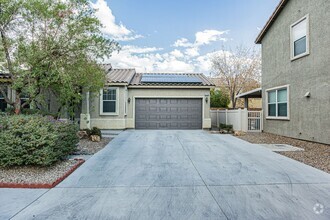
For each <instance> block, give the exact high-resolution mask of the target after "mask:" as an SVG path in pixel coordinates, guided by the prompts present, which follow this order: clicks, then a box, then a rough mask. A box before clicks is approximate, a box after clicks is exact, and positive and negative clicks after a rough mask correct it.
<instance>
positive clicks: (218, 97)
mask: <svg viewBox="0 0 330 220" xmlns="http://www.w3.org/2000/svg"><path fill="white" fill-rule="evenodd" d="M210 95H211V102H210V104H211V108H227V107H228V105H229V103H230V98H229V95H228V94H227V93H225V92H223V91H220V90H215V89H211V92H210Z"/></svg>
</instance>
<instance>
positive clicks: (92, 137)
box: [91, 135, 101, 142]
mask: <svg viewBox="0 0 330 220" xmlns="http://www.w3.org/2000/svg"><path fill="white" fill-rule="evenodd" d="M91 141H93V142H100V141H101V137H100V136H98V135H91Z"/></svg>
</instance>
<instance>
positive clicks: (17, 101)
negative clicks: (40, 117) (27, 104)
mask: <svg viewBox="0 0 330 220" xmlns="http://www.w3.org/2000/svg"><path fill="white" fill-rule="evenodd" d="M20 95H21V94H20V93H19V92H16V97H15V102H14V111H15V114H16V115H19V114H20V113H21V108H22V105H21V98H20Z"/></svg>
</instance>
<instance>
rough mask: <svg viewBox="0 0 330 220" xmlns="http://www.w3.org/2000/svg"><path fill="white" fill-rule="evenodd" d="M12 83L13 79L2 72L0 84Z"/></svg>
mask: <svg viewBox="0 0 330 220" xmlns="http://www.w3.org/2000/svg"><path fill="white" fill-rule="evenodd" d="M10 81H11V77H10V74H9V73H5V72H0V83H3V82H10Z"/></svg>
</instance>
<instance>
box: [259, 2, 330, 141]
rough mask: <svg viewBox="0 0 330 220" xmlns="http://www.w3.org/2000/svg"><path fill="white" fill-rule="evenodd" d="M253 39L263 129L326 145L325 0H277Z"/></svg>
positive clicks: (328, 25) (329, 80)
mask: <svg viewBox="0 0 330 220" xmlns="http://www.w3.org/2000/svg"><path fill="white" fill-rule="evenodd" d="M256 43H257V44H261V45H262V97H263V109H264V131H265V132H269V133H274V134H279V135H283V136H288V137H293V138H298V139H304V140H309V141H316V142H321V143H327V144H330V67H329V66H330V1H328V0H313V1H310V0H281V1H280V3H279V5H278V6H277V8H276V10H275V12H274V13H273V14H272V16H271V17H270V19H269V20H268V22H267V23H266V25H265V27H264V28H263V29H262V31H261V32H260V34H259V36H258V37H257V39H256Z"/></svg>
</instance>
